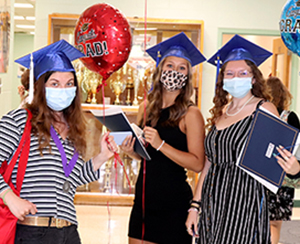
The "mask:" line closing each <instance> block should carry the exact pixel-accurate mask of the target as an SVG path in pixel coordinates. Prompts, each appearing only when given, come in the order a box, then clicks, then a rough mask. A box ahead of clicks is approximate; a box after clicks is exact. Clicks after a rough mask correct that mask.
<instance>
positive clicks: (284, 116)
mask: <svg viewBox="0 0 300 244" xmlns="http://www.w3.org/2000/svg"><path fill="white" fill-rule="evenodd" d="M290 113H291V111H288V110H283V111H282V112H281V114H280V119H282V120H283V121H285V122H287V120H288V117H289V115H290Z"/></svg>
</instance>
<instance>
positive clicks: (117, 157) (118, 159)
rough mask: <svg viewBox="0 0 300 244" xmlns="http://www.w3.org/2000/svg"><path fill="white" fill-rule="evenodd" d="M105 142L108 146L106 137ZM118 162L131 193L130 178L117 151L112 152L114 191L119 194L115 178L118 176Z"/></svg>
mask: <svg viewBox="0 0 300 244" xmlns="http://www.w3.org/2000/svg"><path fill="white" fill-rule="evenodd" d="M106 142H107V143H108V145H109V146H110V142H109V141H108V138H106ZM118 163H119V164H120V166H121V167H122V168H123V172H124V174H125V177H126V180H127V183H128V186H129V193H128V194H130V193H131V184H130V180H129V177H128V174H127V172H126V170H125V167H124V164H123V162H122V159H121V157H120V155H119V154H118V153H117V152H114V167H115V189H116V192H117V194H119V192H118V189H117V178H118V174H117V165H118Z"/></svg>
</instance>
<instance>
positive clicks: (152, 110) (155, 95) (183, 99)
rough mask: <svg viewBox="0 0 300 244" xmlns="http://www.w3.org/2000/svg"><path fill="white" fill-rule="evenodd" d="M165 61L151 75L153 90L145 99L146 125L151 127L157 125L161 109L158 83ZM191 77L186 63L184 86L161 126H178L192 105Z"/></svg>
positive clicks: (160, 86)
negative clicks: (186, 75)
mask: <svg viewBox="0 0 300 244" xmlns="http://www.w3.org/2000/svg"><path fill="white" fill-rule="evenodd" d="M165 60H166V58H165V59H163V60H162V61H161V62H160V63H159V65H158V66H157V67H156V69H155V71H154V73H153V89H152V91H151V92H150V93H149V95H148V98H147V100H148V101H147V107H146V124H150V125H151V126H152V127H154V126H155V125H156V124H157V121H158V119H159V117H160V114H161V109H162V94H163V84H162V83H161V82H160V77H161V73H162V67H163V65H164V63H165ZM192 76H193V74H192V67H191V64H190V63H189V62H188V79H187V82H186V85H185V86H184V87H182V88H181V90H180V93H179V94H178V96H177V97H176V99H175V103H174V105H172V106H171V107H170V116H169V119H168V120H167V121H166V122H165V123H164V124H163V125H164V126H178V124H179V121H180V120H181V118H182V117H183V116H184V115H185V114H186V112H187V110H188V107H189V106H190V105H191V104H193V102H192V101H191V96H192V94H193V84H192ZM139 124H140V125H143V118H141V121H139Z"/></svg>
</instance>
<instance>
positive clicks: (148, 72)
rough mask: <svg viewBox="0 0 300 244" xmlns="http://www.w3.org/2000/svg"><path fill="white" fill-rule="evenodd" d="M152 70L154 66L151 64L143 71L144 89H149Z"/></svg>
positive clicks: (151, 81) (151, 80)
mask: <svg viewBox="0 0 300 244" xmlns="http://www.w3.org/2000/svg"><path fill="white" fill-rule="evenodd" d="M153 72H154V66H151V67H150V68H148V69H146V70H145V72H144V76H143V77H142V79H141V80H142V85H143V87H145V89H146V91H148V92H149V91H150V89H151V87H152V83H153Z"/></svg>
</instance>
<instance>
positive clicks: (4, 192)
mask: <svg viewBox="0 0 300 244" xmlns="http://www.w3.org/2000/svg"><path fill="white" fill-rule="evenodd" d="M10 191H12V190H11V189H8V190H7V191H6V192H4V194H3V196H2V197H1V198H2V200H3V203H4V205H6V206H7V204H6V202H5V199H4V198H5V196H6V194H7V193H8V192H10Z"/></svg>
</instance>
